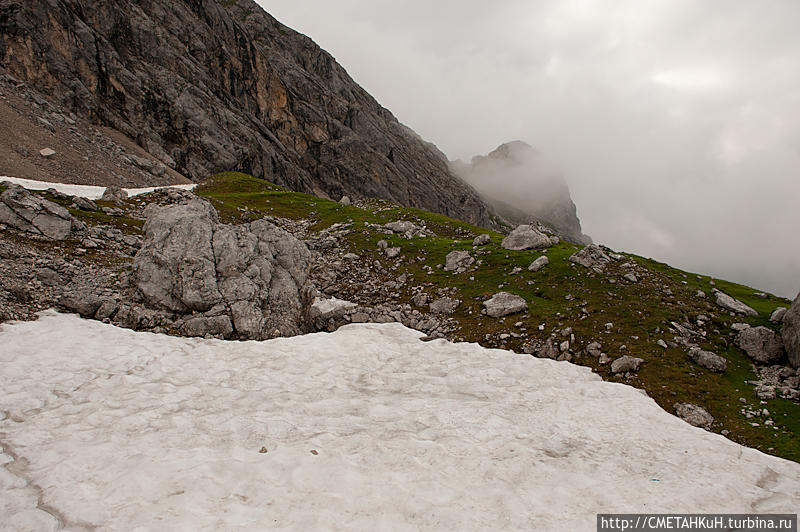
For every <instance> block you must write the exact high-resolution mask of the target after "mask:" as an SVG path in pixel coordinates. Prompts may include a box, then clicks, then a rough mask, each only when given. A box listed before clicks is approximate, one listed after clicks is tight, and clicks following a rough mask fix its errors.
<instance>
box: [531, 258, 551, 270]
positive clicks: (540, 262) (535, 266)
mask: <svg viewBox="0 0 800 532" xmlns="http://www.w3.org/2000/svg"><path fill="white" fill-rule="evenodd" d="M548 264H550V259H548V258H547V257H545V256H544V255H542V256H541V257H539V258H537V259H536V260H535V261H533V262H532V263H531V265H530V266H528V271H531V272H538V271H539V270H541V269H542V268H544V267H545V266H547V265H548Z"/></svg>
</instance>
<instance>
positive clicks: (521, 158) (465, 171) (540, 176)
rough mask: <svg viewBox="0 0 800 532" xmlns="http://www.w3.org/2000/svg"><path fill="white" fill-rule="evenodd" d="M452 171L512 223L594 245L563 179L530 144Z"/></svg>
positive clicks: (510, 146) (504, 148)
mask: <svg viewBox="0 0 800 532" xmlns="http://www.w3.org/2000/svg"><path fill="white" fill-rule="evenodd" d="M450 167H451V168H452V170H453V171H454V172H455V173H456V175H458V176H460V177H461V178H463V179H464V180H465V181H466V182H467V183H470V184H471V185H472V186H474V187H475V188H476V189H477V190H478V192H480V193H481V194H482V195H483V197H484V198H486V199H487V201H488V202H489V204H490V205H491V206H492V207H493V208H494V210H495V211H496V212H497V213H498V214H499V215H500V216H502V217H503V218H505V219H506V220H508V221H510V222H511V223H515V224H527V223H530V221H531V220H536V221H539V222H542V223H544V224H545V225H548V226H550V227H552V228H553V229H554V230H555V231H556V232H557V233H558V234H559V235H560V236H562V237H564V238H566V239H567V240H569V241H571V242H575V243H578V244H589V243H591V238H589V237H588V236H586V235H584V234H583V231H582V229H581V222H580V220H579V219H578V215H577V209H576V207H575V204H574V203H573V202H572V198H571V197H570V194H569V187H568V186H567V183H566V181H565V180H564V178H563V176H562V175H561V174H560V173H558V172H557V171H554V170H552V169H550V168H547V166H546V164H545V163H544V161H543V160H542V157H541V156H540V155H539V154H538V153H537V152H536V150H534V149H533V148H532V147H531V146H529V145H528V144H526V143H524V142H521V141H514V142H509V143H507V144H502V145H500V146H499V147H497V149H495V150H494V151H492V152H491V153H489V155H485V156H480V155H479V156H476V157H473V158H472V161H471V162H470V163H469V164H467V163H464V162H463V161H454V162H451V163H450Z"/></svg>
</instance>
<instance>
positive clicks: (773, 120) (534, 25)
mask: <svg viewBox="0 0 800 532" xmlns="http://www.w3.org/2000/svg"><path fill="white" fill-rule="evenodd" d="M259 2H260V3H261V5H263V6H264V7H265V8H266V10H267V11H268V12H270V13H271V14H272V15H273V16H275V17H276V18H278V20H280V21H281V22H283V23H284V24H286V25H288V26H290V27H292V28H294V29H296V30H298V31H300V32H302V33H304V34H306V35H308V36H310V37H311V38H313V39H314V40H315V41H316V42H317V43H318V44H319V45H320V46H322V47H323V48H324V49H326V50H327V51H328V52H330V53H331V54H333V56H334V57H336V59H337V60H338V61H339V63H341V64H342V65H343V66H344V67H345V68H346V69H347V70H348V72H349V73H350V75H351V76H352V77H353V79H355V80H356V81H357V82H358V83H360V84H361V85H362V86H363V87H364V88H365V89H367V90H368V91H369V92H370V93H371V94H372V95H373V96H375V97H376V98H377V100H378V101H379V102H380V103H381V104H383V105H384V106H385V107H387V108H389V109H390V110H391V111H392V112H393V113H394V114H395V116H397V117H398V119H399V120H400V121H401V122H403V123H405V124H407V125H409V126H410V127H412V128H413V129H414V130H416V131H417V132H418V133H419V134H420V135H422V136H423V137H424V138H426V139H427V140H429V141H431V142H434V143H435V144H437V145H438V146H439V148H440V149H442V151H444V152H445V153H446V154H447V155H448V156H449V157H450V158H451V159H456V158H462V159H465V160H469V158H470V157H472V156H473V155H476V154H485V153H488V152H489V151H491V150H492V149H494V148H495V147H496V146H497V145H499V144H501V143H503V142H507V141H510V140H514V139H520V140H524V141H526V142H528V143H529V144H531V145H533V146H534V147H535V148H536V149H538V150H539V151H540V152H542V153H543V154H544V155H545V156H546V157H547V158H548V159H549V160H550V161H551V162H552V163H553V164H554V165H556V166H558V167H560V168H561V169H562V170H563V172H564V174H565V177H566V179H567V181H568V183H569V185H570V188H571V191H572V197H573V200H574V201H575V203H576V204H577V206H578V216H579V217H580V218H581V222H582V224H583V228H584V232H585V233H587V234H589V235H590V236H592V237H593V238H594V239H595V241H596V242H600V243H604V244H607V245H609V246H611V247H613V248H616V249H620V250H624V251H630V252H634V253H638V254H641V255H644V256H649V257H653V258H656V259H658V260H662V261H665V262H669V263H670V264H672V265H674V266H678V267H682V268H685V269H689V270H690V271H696V272H700V273H708V274H712V275H716V276H719V277H722V278H726V279H730V280H734V281H739V282H743V283H746V284H750V285H753V286H755V287H757V288H760V289H764V290H768V291H773V292H775V293H778V294H780V295H784V296H787V297H794V296H795V295H796V294H797V292H798V290H800V235H798V230H800V2H798V1H797V0H766V1H763V2H756V1H752V0H724V1H722V0H606V1H602V2H601V1H591V0H552V1H535V0H505V1H504V0H499V1H497V2H487V1H485V0H481V1H473V0H458V1H455V0H453V1H451V0H445V1H433V2H431V1H430V0H427V1H421V0H406V1H404V2H396V1H389V0H340V1H337V2H330V1H323V0H302V1H298V0H259Z"/></svg>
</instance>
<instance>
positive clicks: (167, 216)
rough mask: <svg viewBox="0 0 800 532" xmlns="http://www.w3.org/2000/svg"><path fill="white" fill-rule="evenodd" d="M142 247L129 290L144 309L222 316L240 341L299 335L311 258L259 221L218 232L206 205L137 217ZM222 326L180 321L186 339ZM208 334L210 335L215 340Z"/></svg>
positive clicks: (295, 243)
mask: <svg viewBox="0 0 800 532" xmlns="http://www.w3.org/2000/svg"><path fill="white" fill-rule="evenodd" d="M145 214H146V215H147V222H146V223H145V226H144V230H145V239H144V243H143V245H142V248H141V250H139V252H138V253H137V254H136V257H135V259H134V283H135V286H136V288H137V289H138V291H139V293H140V294H141V295H142V297H143V298H144V300H145V301H146V302H147V303H148V304H149V305H151V306H154V307H157V308H163V309H166V310H170V311H173V312H177V313H183V314H187V313H190V312H195V313H198V312H205V313H210V314H214V315H213V316H208V317H213V318H218V316H219V315H220V313H222V314H224V315H225V316H228V317H229V318H230V322H231V324H232V330H231V331H230V332H229V333H228V334H232V333H234V332H235V333H236V335H237V336H238V337H239V338H241V339H265V338H272V337H275V336H290V335H294V334H299V333H300V332H303V331H304V330H305V327H306V322H307V316H308V310H309V307H310V305H311V295H310V286H309V284H308V273H309V268H310V260H311V256H310V253H309V251H308V249H307V248H306V247H305V245H304V244H302V243H301V242H300V241H299V240H297V239H296V238H294V237H293V236H292V235H290V234H289V233H287V232H285V231H284V230H282V229H280V228H278V227H276V226H274V225H273V224H271V223H269V222H267V221H266V220H257V221H255V222H252V223H250V224H246V225H237V226H232V225H224V224H220V223H219V220H218V218H217V214H216V211H215V210H214V208H213V207H212V206H211V204H210V203H208V202H207V201H204V200H201V199H193V200H191V201H189V202H188V203H185V204H179V205H169V206H166V207H159V206H156V205H153V206H151V207H148V209H147V211H146V212H145ZM206 325H208V326H209V327H211V328H213V329H214V330H215V331H217V330H218V329H219V330H220V331H226V330H227V327H226V325H225V323H223V320H221V319H215V320H211V321H208V323H206V322H200V321H188V322H187V326H188V327H189V328H191V329H192V330H193V331H195V330H202V327H205V326H206ZM214 334H218V332H215V333H214Z"/></svg>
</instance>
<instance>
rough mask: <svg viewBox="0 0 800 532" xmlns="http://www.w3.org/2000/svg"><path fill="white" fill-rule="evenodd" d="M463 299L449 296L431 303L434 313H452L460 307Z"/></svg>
mask: <svg viewBox="0 0 800 532" xmlns="http://www.w3.org/2000/svg"><path fill="white" fill-rule="evenodd" d="M460 304H461V301H459V300H458V299H452V298H449V297H440V298H439V299H437V300H436V301H434V302H433V303H431V305H430V309H431V313H433V314H452V313H453V312H455V311H456V308H458V305H460Z"/></svg>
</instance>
